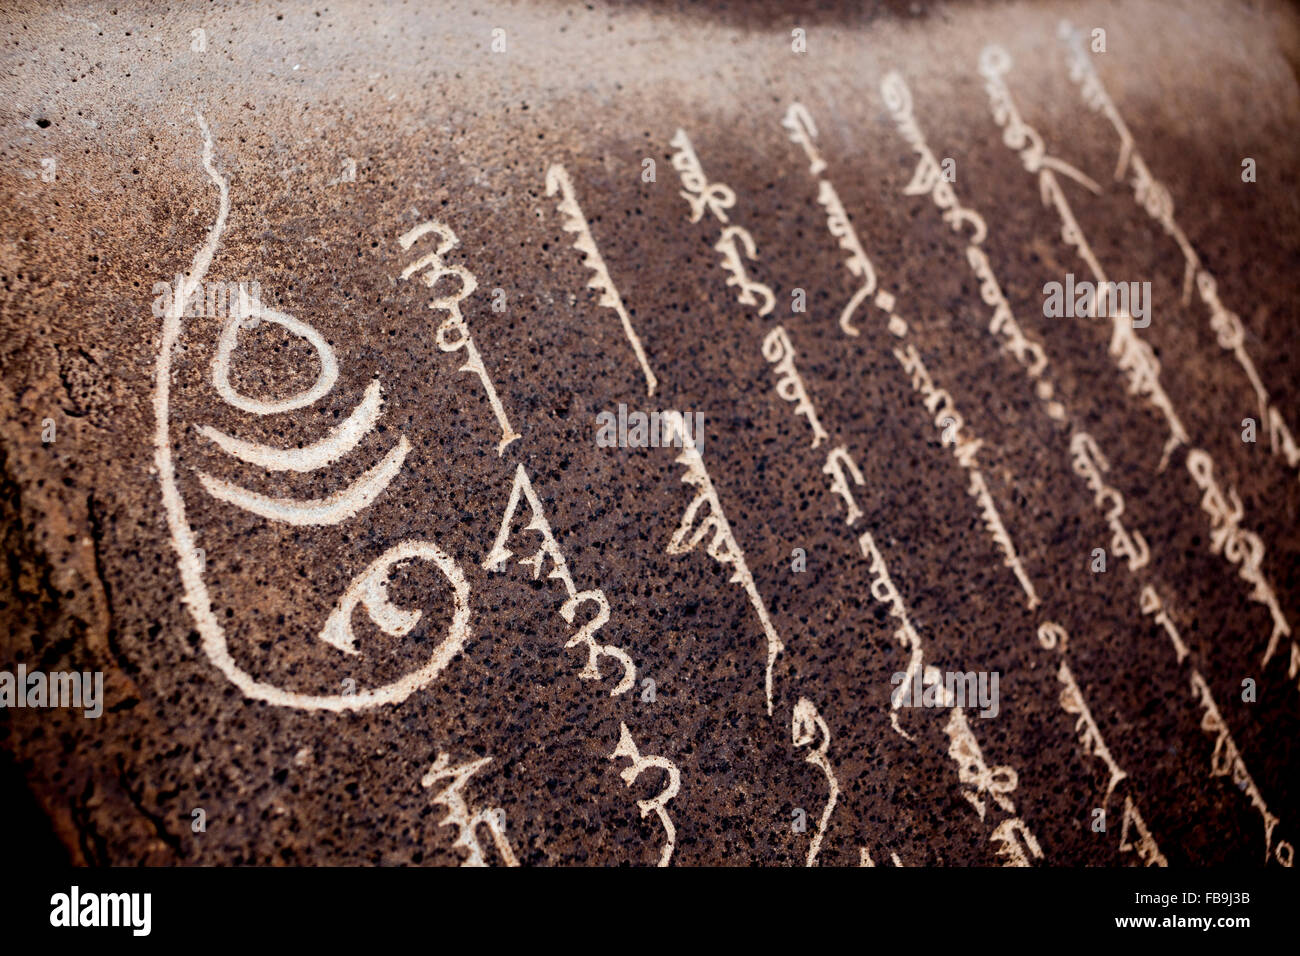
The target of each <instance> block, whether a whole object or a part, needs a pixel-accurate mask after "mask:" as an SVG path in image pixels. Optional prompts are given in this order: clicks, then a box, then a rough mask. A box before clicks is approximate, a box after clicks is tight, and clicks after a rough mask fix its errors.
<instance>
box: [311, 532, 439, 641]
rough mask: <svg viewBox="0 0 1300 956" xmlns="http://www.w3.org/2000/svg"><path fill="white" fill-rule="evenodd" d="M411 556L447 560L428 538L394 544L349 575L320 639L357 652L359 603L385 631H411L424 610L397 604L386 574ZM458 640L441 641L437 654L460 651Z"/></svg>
mask: <svg viewBox="0 0 1300 956" xmlns="http://www.w3.org/2000/svg"><path fill="white" fill-rule="evenodd" d="M414 558H421V559H425V560H431V561H433V562H435V563H438V564H439V566H441V562H442V561H443V560H450V559H449V558H447V556H446V555H445V554H443V552H442V551H441V550H439V548H438V546H437V545H435V544H434V543H433V542H431V541H402V542H400V543H398V544H395V545H393V547H391V548H389V549H388V550H387V551H385V552H384V553H383V554H381V555H380V556H379V557H377V558H376V559H375V560H374V561H372V562H371V563H370V565H369V566H368V567H367V568H366V569H365V570H364V571H362V572H361V573H360V574H358V575H357V576H356V577H355V578H353V579H352V583H351V584H349V585H348V589H347V590H346V591H344V592H343V595H342V597H340V598H339V599H338V601H337V602H336V604H335V605H334V610H333V611H332V612H330V616H329V618H328V620H326V621H325V626H324V627H323V628H321V632H320V635H319V636H320V639H321V640H322V641H324V642H325V643H326V644H329V645H331V646H333V647H336V648H338V649H339V650H340V651H342V652H343V653H345V654H357V653H358V651H357V639H356V635H355V634H354V633H353V632H352V614H353V612H354V611H356V609H357V605H358V604H361V605H364V607H365V609H366V611H367V612H368V613H369V615H370V619H371V620H372V621H374V622H375V624H376V625H377V626H378V627H379V629H380V630H381V631H383V632H384V633H385V634H389V635H391V636H393V637H402V636H404V635H406V634H409V633H411V631H412V630H414V628H415V625H417V624H418V623H420V619H421V617H423V612H422V611H418V610H410V609H407V608H401V607H397V606H396V605H394V604H393V603H392V602H391V601H389V599H388V576H389V574H390V573H391V572H392V570H393V568H395V567H397V566H398V565H400V564H402V563H403V562H404V561H410V560H412V559H414ZM460 643H461V642H460V640H456V639H454V640H448V641H444V642H443V645H442V646H441V647H440V648H439V649H438V657H439V658H445V661H450V660H451V658H452V657H454V656H455V655H456V654H457V653H458V652H459V651H460ZM444 666H445V665H444Z"/></svg>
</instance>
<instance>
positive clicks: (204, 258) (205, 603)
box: [153, 114, 470, 713]
mask: <svg viewBox="0 0 1300 956" xmlns="http://www.w3.org/2000/svg"><path fill="white" fill-rule="evenodd" d="M195 115H196V118H197V119H198V122H199V128H200V129H201V130H202V131H203V168H204V169H205V170H206V171H207V173H208V176H209V177H210V178H211V179H212V182H213V183H214V184H215V185H216V187H217V190H218V193H219V197H220V200H219V206H218V210H217V220H216V222H215V223H213V225H212V229H211V230H210V231H209V232H208V239H207V242H205V243H204V244H203V247H202V248H201V249H199V251H198V252H197V253H195V255H194V261H193V263H192V264H191V266H190V276H189V278H188V279H187V280H186V282H185V284H184V286H183V287H182V290H181V294H180V295H178V296H176V297H175V298H174V299H173V301H172V308H171V309H170V310H169V311H168V312H167V314H166V316H165V317H164V318H163V332H162V340H161V343H160V345H159V349H158V362H157V365H156V366H155V375H156V378H155V381H154V395H153V408H154V419H155V421H156V423H157V425H156V428H155V430H154V464H155V466H156V467H157V469H158V483H159V485H160V486H161V489H162V503H163V511H164V513H165V515H166V518H167V527H168V529H169V530H170V531H171V538H172V546H173V547H174V548H175V549H176V557H177V566H178V568H179V570H180V575H181V585H182V587H183V589H184V592H185V593H184V595H183V597H182V599H183V600H184V602H185V604H186V606H188V607H189V609H190V614H191V615H192V616H193V618H194V624H195V627H197V628H198V631H199V636H200V637H201V638H202V647H203V653H204V654H206V655H207V657H208V660H210V661H211V662H212V664H213V665H214V666H215V667H216V668H217V669H218V670H220V671H221V673H222V674H224V675H225V676H226V679H227V680H229V681H230V682H231V683H232V684H234V685H235V686H236V687H238V688H239V689H240V691H241V692H243V694H244V696H246V697H249V698H252V699H253V700H261V701H265V702H266V703H268V704H272V705H274V706H277V707H295V708H298V709H300V710H327V711H332V712H335V713H340V712H344V711H349V710H365V709H366V708H368V707H375V706H377V705H380V704H397V703H401V702H402V701H404V700H405V699H406V698H407V697H410V696H411V694H413V693H414V692H415V691H417V690H419V689H420V688H421V687H423V686H425V685H426V684H428V683H429V682H430V681H432V680H433V679H434V678H435V677H436V676H437V675H438V673H439V672H440V671H442V670H443V668H445V667H446V666H447V664H448V663H449V660H450V655H448V656H444V655H442V654H435V655H434V656H433V657H432V658H431V659H430V660H429V661H428V662H427V663H426V664H425V665H424V666H423V667H421V668H419V669H418V670H415V671H412V672H411V673H409V674H407V675H406V676H404V677H402V678H400V679H399V680H396V681H393V682H392V683H389V684H385V685H383V686H381V687H375V688H371V689H369V690H364V691H361V692H359V693H356V694H347V695H341V694H302V693H298V692H297V691H289V690H285V689H284V688H282V687H276V686H275V685H274V684H266V683H263V682H261V681H259V680H256V679H254V678H253V677H252V676H251V675H249V674H248V673H246V672H245V671H243V670H241V669H240V667H239V665H238V664H236V663H235V661H234V659H233V658H232V657H231V656H230V649H229V647H228V646H227V644H226V635H225V632H224V631H223V630H222V628H221V624H220V622H219V621H218V620H217V616H216V615H215V614H214V613H213V612H212V599H211V597H210V596H209V594H208V589H207V585H206V584H204V582H203V570H202V567H201V565H200V564H199V558H198V554H197V553H196V550H197V547H198V545H197V544H196V539H195V537H194V530H193V529H192V528H191V527H190V525H189V522H188V520H187V519H186V517H185V501H184V499H183V498H182V497H181V493H180V488H179V486H178V485H177V483H176V468H175V463H174V462H173V461H172V446H171V422H170V413H171V371H172V369H171V357H172V351H173V349H174V348H175V347H176V343H177V341H178V340H179V339H180V333H181V316H183V315H184V314H185V305H186V302H187V301H188V300H189V299H190V297H192V296H193V295H194V292H195V290H196V289H197V288H198V285H199V283H200V282H202V281H203V278H204V276H205V275H207V271H208V268H209V267H210V266H211V265H212V257H213V255H214V254H215V253H216V250H217V244H218V243H219V242H220V241H221V234H222V232H223V231H224V230H225V227H226V217H227V216H228V214H229V212H230V188H229V185H228V184H227V182H226V181H225V180H224V179H222V178H221V176H220V175H219V174H218V173H217V171H216V169H215V167H213V165H212V134H211V132H210V131H209V130H208V124H207V121H206V120H204V118H203V116H202V114H195ZM443 557H444V560H441V561H439V562H437V563H438V567H439V569H440V570H441V571H442V572H443V574H445V575H446V577H447V579H448V580H449V581H450V582H451V584H452V588H453V590H454V591H455V596H454V599H455V613H454V614H453V616H452V621H451V625H450V627H449V628H448V632H447V633H448V636H447V639H446V641H444V644H445V645H447V646H454V647H457V648H459V647H461V646H463V645H464V643H465V641H466V639H468V637H469V634H470V629H469V584H468V582H467V581H466V580H465V575H464V573H463V572H462V571H461V570H460V567H459V566H458V565H457V564H456V562H455V561H453V560H452V559H451V558H450V557H446V556H445V555H444V556H443Z"/></svg>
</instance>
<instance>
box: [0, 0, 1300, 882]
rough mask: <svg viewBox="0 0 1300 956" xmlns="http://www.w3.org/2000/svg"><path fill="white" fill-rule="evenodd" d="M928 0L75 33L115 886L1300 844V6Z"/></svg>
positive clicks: (25, 599) (75, 223) (47, 101)
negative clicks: (306, 869) (1299, 308)
mask: <svg viewBox="0 0 1300 956" xmlns="http://www.w3.org/2000/svg"><path fill="white" fill-rule="evenodd" d="M911 7H912V5H910V4H909V5H906V6H905V7H904V5H899V7H898V9H897V10H895V9H892V8H887V9H885V11H884V12H883V13H871V14H866V13H861V12H859V11H858V9H857V5H853V4H844V5H834V4H832V5H831V6H830V9H829V12H828V11H826V10H822V9H820V7H819V10H818V11H816V12H808V13H807V14H806V15H805V14H803V13H799V12H797V11H796V12H795V13H794V14H791V13H790V12H789V11H788V10H787V9H785V7H784V5H781V6H778V5H771V6H770V8H769V6H768V5H764V4H759V5H753V6H750V7H749V8H748V9H747V11H746V12H745V13H744V14H743V15H739V14H736V13H735V12H734V11H732V10H730V9H727V10H722V9H719V10H716V11H715V10H711V9H709V7H708V6H707V5H706V7H705V8H704V9H703V10H694V9H692V10H690V11H689V12H669V11H667V10H665V9H663V8H661V7H660V6H659V5H654V4H648V5H637V6H634V7H630V8H628V7H619V8H617V10H604V9H598V10H595V11H584V12H576V13H574V14H573V15H572V16H569V14H568V13H567V12H566V13H565V15H564V17H563V18H561V16H560V13H559V11H558V9H553V8H552V7H551V6H550V5H547V4H538V5H535V6H529V7H523V8H520V7H519V6H517V5H500V6H497V5H489V6H488V7H487V8H483V7H482V5H481V4H480V5H476V7H475V9H476V10H479V11H481V12H482V14H483V15H482V16H473V17H471V16H470V11H469V8H468V7H464V6H463V5H461V4H457V3H451V4H448V5H446V8H445V11H444V12H443V13H442V14H440V21H439V22H440V26H439V29H438V31H435V32H433V33H431V32H430V28H429V25H428V23H427V20H426V19H422V18H421V15H420V14H419V13H417V12H415V11H412V12H409V13H408V12H406V11H405V10H404V9H403V10H394V11H390V12H389V14H388V16H389V18H390V20H391V21H392V22H391V23H390V24H389V25H388V26H386V27H385V28H384V29H382V30H381V29H378V28H377V27H375V25H374V24H373V23H372V20H373V17H372V16H370V15H369V12H368V11H367V10H365V9H364V8H362V7H360V6H358V5H355V4H345V5H344V6H343V7H341V8H339V9H337V10H332V11H323V12H322V15H321V17H320V18H317V17H315V16H312V17H311V18H310V22H308V23H307V24H306V25H304V22H302V20H301V19H300V18H299V17H298V16H297V15H296V14H292V13H288V14H286V15H285V17H284V19H283V20H281V19H278V18H277V17H276V15H275V13H274V12H267V11H263V10H261V9H260V8H258V7H256V6H254V5H248V6H247V7H238V8H237V9H236V10H235V12H233V13H231V12H214V13H207V14H205V15H204V18H203V22H202V23H199V22H196V23H195V24H193V25H190V24H188V23H187V24H179V23H178V22H176V21H175V19H174V17H172V18H171V19H168V20H167V22H165V23H160V24H158V25H157V26H150V25H148V24H145V23H136V22H132V23H130V24H129V25H127V26H124V27H123V29H122V30H120V31H116V33H120V34H126V31H127V30H128V29H129V30H130V34H129V37H128V36H125V35H123V36H120V37H116V36H115V37H109V36H93V35H83V32H84V31H82V32H77V31H74V30H73V29H72V27H71V26H70V24H69V22H68V21H67V20H66V19H61V18H60V17H58V16H56V15H53V14H49V15H47V14H40V13H36V14H30V15H27V16H26V17H25V19H24V20H23V27H24V29H23V30H22V31H19V32H21V36H22V38H23V39H22V40H21V41H20V49H19V50H18V52H17V53H16V54H15V56H16V57H17V60H18V61H21V62H18V61H16V62H17V65H16V66H15V67H14V68H13V69H12V70H11V71H9V72H8V73H6V74H4V75H3V76H0V87H3V86H4V85H5V84H7V85H8V87H9V89H7V90H5V92H8V93H9V94H10V96H9V102H14V103H29V102H39V103H41V104H42V105H41V108H40V110H39V111H38V112H34V113H32V115H31V116H30V117H29V118H28V119H26V120H24V119H23V118H22V117H19V118H18V119H17V120H16V121H15V122H14V123H12V124H10V128H9V129H8V131H7V132H5V133H3V135H4V136H5V137H7V141H6V144H5V147H6V148H5V149H4V150H3V151H0V152H3V158H2V159H0V162H2V163H5V164H8V165H9V166H11V167H13V168H12V169H11V170H10V172H11V173H12V175H10V176H7V177H4V178H3V183H4V185H2V186H0V189H2V190H3V191H4V196H3V202H2V203H0V221H3V224H4V225H5V226H7V227H8V228H7V229H5V230H3V233H2V234H3V235H5V236H8V237H9V238H8V239H7V241H6V242H5V243H4V244H0V263H3V265H4V274H5V276H6V288H7V290H8V295H7V297H6V298H5V300H4V306H3V308H2V309H0V321H2V322H3V332H4V335H3V336H0V339H2V340H3V344H2V345H0V463H3V475H0V481H2V482H3V487H2V488H0V491H3V494H0V533H2V534H3V541H4V548H5V557H6V566H7V567H8V568H9V571H10V573H9V574H8V575H7V576H4V575H0V632H2V633H4V634H6V635H7V636H8V637H9V640H8V641H7V643H6V644H5V646H4V650H3V651H2V652H0V705H3V707H4V710H5V716H4V718H3V719H4V720H5V721H6V723H5V725H4V726H5V733H4V735H3V736H4V743H3V746H4V748H5V749H6V751H7V752H9V753H10V754H11V755H12V756H13V757H14V758H15V763H18V764H21V766H22V767H23V768H24V770H23V774H22V779H21V780H20V781H16V782H12V783H11V784H10V786H14V787H21V788H22V789H23V790H25V791H27V792H30V793H31V794H32V795H33V797H34V798H35V802H36V804H37V805H36V807H35V808H33V810H32V811H31V813H32V815H34V817H35V818H36V820H37V821H38V822H41V821H44V820H45V819H49V820H50V821H52V823H53V830H54V833H55V836H54V839H55V840H57V843H58V845H59V846H62V847H63V848H64V852H66V853H68V854H70V855H71V856H72V857H73V858H75V859H79V860H82V861H85V862H91V863H127V862H135V861H145V862H150V863H179V862H185V863H203V864H223V863H232V862H249V861H251V862H256V863H272V862H275V863H279V862H289V863H301V864H326V863H436V864H443V865H461V864H464V865H486V864H491V865H540V864H602V865H605V864H616V863H623V862H630V863H635V864H643V865H705V864H719V863H732V864H735V863H760V864H765V865H818V864H820V865H846V864H851V865H859V864H870V865H937V864H945V865H952V864H973V865H989V864H995V865H996V864H1006V865H1030V866H1040V865H1065V864H1069V865H1103V866H1113V865H1129V864H1145V865H1160V864H1164V863H1169V864H1180V865H1202V864H1209V863H1247V864H1253V865H1259V864H1263V863H1268V864H1282V865H1289V864H1290V863H1291V862H1292V856H1293V850H1292V845H1293V842H1294V835H1293V830H1292V813H1291V809H1292V807H1293V805H1294V802H1295V799H1294V798H1295V794H1294V792H1293V789H1294V780H1295V779H1296V775H1295V773H1294V767H1293V766H1292V765H1291V763H1290V761H1289V759H1288V757H1287V754H1288V753H1289V751H1288V750H1287V749H1286V748H1285V747H1283V746H1281V745H1280V744H1279V743H1278V742H1279V741H1285V740H1289V739H1292V738H1294V736H1295V734H1294V731H1295V729H1296V727H1297V724H1298V723H1300V686H1298V684H1297V682H1298V681H1300V644H1298V643H1297V638H1296V636H1295V634H1294V631H1295V625H1294V623H1293V618H1294V617H1295V616H1296V615H1297V614H1300V591H1298V590H1297V588H1298V584H1297V581H1296V579H1295V577H1296V576H1295V575H1294V574H1292V573H1290V569H1291V568H1293V567H1295V566H1296V562H1297V560H1298V559H1300V540H1298V539H1297V537H1296V535H1295V533H1294V521H1293V520H1291V516H1292V515H1294V514H1295V513H1296V511H1297V508H1300V481H1297V475H1298V474H1300V452H1298V451H1297V446H1296V443H1295V440H1294V437H1293V430H1294V428H1295V427H1296V425H1295V421H1294V418H1295V414H1296V413H1295V412H1294V409H1296V408H1300V395H1297V394H1296V387H1297V386H1296V382H1297V380H1298V379H1297V376H1296V374H1295V373H1296V367H1295V362H1294V359H1293V358H1292V355H1293V352H1294V350H1293V349H1292V348H1291V347H1290V346H1291V342H1290V338H1291V328H1292V325H1293V323H1294V320H1295V318H1296V315H1295V309H1296V305H1295V304H1296V302H1298V301H1300V296H1297V294H1296V293H1297V291H1298V290H1297V283H1300V279H1298V278H1297V273H1296V270H1295V269H1294V268H1293V266H1294V262H1295V259H1296V256H1297V252H1300V248H1298V246H1297V235H1298V233H1297V230H1296V221H1295V216H1294V214H1293V212H1292V211H1291V210H1292V205H1293V204H1292V203H1290V202H1289V199H1290V197H1291V195H1292V194H1293V193H1294V190H1293V189H1292V188H1290V186H1289V180H1288V179H1287V176H1288V173H1287V172H1286V171H1287V170H1293V169H1294V168H1295V164H1296V161H1297V155H1296V148H1297V143H1296V139H1295V137H1294V134H1293V131H1294V129H1295V125H1296V121H1297V119H1300V117H1297V115H1296V112H1297V108H1298V107H1297V103H1296V100H1295V97H1294V95H1293V92H1294V91H1293V88H1292V86H1291V85H1290V84H1291V83H1292V71H1291V70H1290V69H1289V66H1288V58H1289V61H1290V62H1295V59H1296V58H1295V56H1294V51H1288V50H1286V49H1285V48H1280V46H1279V44H1285V43H1286V42H1287V41H1286V40H1285V38H1286V37H1287V36H1291V35H1294V27H1295V25H1296V14H1295V12H1294V11H1289V10H1286V11H1284V10H1282V9H1281V8H1280V7H1279V10H1278V11H1277V12H1266V13H1259V12H1258V11H1255V12H1252V13H1250V15H1249V16H1246V15H1242V13H1241V10H1240V9H1239V7H1238V5H1237V4H1235V3H1231V2H1226V0H1225V2H1222V3H1207V4H1204V5H1203V7H1202V8H1200V9H1198V11H1197V14H1196V16H1195V17H1180V18H1177V19H1174V20H1170V18H1168V17H1167V15H1166V14H1165V13H1164V12H1163V11H1162V10H1161V9H1160V8H1159V7H1158V6H1157V5H1151V6H1150V7H1148V6H1146V5H1143V4H1138V5H1129V6H1126V7H1124V8H1123V9H1122V10H1116V9H1114V8H1113V7H1112V6H1111V5H1096V6H1094V5H1090V4H1087V3H1084V4H1081V5H1080V6H1079V8H1078V9H1077V10H1075V11H1072V12H1071V17H1072V21H1071V22H1068V23H1063V22H1061V21H1060V20H1059V17H1058V13H1057V11H1056V10H1055V9H1054V8H1053V9H1042V10H1040V9H1038V8H1036V7H1034V6H1032V5H1019V4H1017V5H1010V6H1006V7H1000V8H997V9H994V10H987V9H984V8H983V7H980V8H978V9H970V10H967V9H965V8H961V7H958V8H955V9H949V8H947V7H945V8H944V15H943V16H942V17H930V16H929V15H928V13H929V9H928V7H923V9H922V10H921V11H920V14H919V15H915V14H913V12H912V10H911ZM873 9H874V8H873ZM1103 14H1104V17H1103ZM129 16H130V14H125V13H123V15H122V17H119V19H121V20H122V21H123V22H125V19H123V18H124V17H129ZM170 16H171V15H169V17H170ZM791 16H793V17H794V20H795V22H787V21H790V20H791ZM1268 17H1274V18H1275V19H1276V22H1277V24H1280V26H1279V28H1277V29H1266V28H1265V26H1264V25H1263V24H1266V23H1267V22H1268V20H1267V18H1268ZM1102 19H1104V21H1105V30H1104V32H1103V35H1102V36H1101V37H1098V35H1097V34H1096V32H1095V30H1094V22H1101V20H1102ZM234 25H238V26H239V29H238V30H237V31H234V30H232V29H231V27H232V26H234ZM318 26H319V27H322V28H323V29H321V30H318V29H317V28H318ZM182 27H184V29H182ZM561 27H563V29H561ZM1285 27H1290V28H1291V29H1290V31H1288V30H1287V29H1284V28H1285ZM1098 29H1099V28H1098ZM110 32H111V31H110ZM15 35H18V33H15ZM217 36H221V37H222V38H223V40H222V43H221V44H220V45H218V44H217V43H216V42H215V40H214V39H213V38H215V37H217ZM227 36H231V37H233V39H232V41H231V42H230V43H229V44H227V43H225V40H224V38H225V37H227ZM178 37H179V38H181V39H179V40H178V39H177V38H178ZM1279 37H1280V38H1282V39H1279ZM209 41H212V42H209ZM176 43H180V47H179V48H177V49H170V48H169V47H168V46H167V44H173V45H174V44H176ZM23 44H25V45H23ZM218 46H220V48H219V49H218ZM268 50H274V51H275V52H274V55H271V54H269V53H268ZM84 62H92V63H97V64H98V63H103V64H107V66H106V68H105V69H103V70H98V69H97V70H96V71H92V72H91V73H90V74H87V75H79V73H84V67H83V66H81V65H80V64H82V63H84ZM37 63H39V64H41V66H40V68H39V69H38V68H37V67H36V66H35V65H34V64H37ZM250 63H260V64H263V65H265V66H266V68H265V69H251V70H250V69H249V68H248V64H250ZM60 71H63V73H68V74H70V75H78V82H77V83H76V84H71V83H66V82H58V83H56V82H55V80H54V79H52V78H53V77H56V76H59V75H61V73H60ZM105 104H112V105H111V106H106V105H105ZM23 108H24V109H25V108H26V107H23ZM15 109H16V110H17V109H18V107H15ZM15 116H17V113H15ZM1240 143H1250V144H1252V145H1251V146H1250V147H1249V148H1250V151H1251V155H1250V156H1239V155H1237V154H1238V153H1239V152H1240V151H1241V150H1242V148H1243V147H1241V146H1240V145H1239V144H1240ZM20 667H21V668H22V670H21V672H20V671H19V668H20ZM19 673H21V674H22V675H23V677H22V680H21V681H19V680H18V678H17V675H18V674H19ZM33 673H37V674H39V675H40V677H41V681H42V682H41V683H39V687H40V688H41V690H40V692H39V693H37V692H36V687H37V686H38V684H30V685H29V684H28V681H27V676H28V675H29V674H33ZM96 673H98V674H102V676H103V685H102V686H103V690H102V700H99V701H98V702H97V703H96V704H94V705H93V706H89V705H88V702H86V701H82V702H81V705H80V706H78V707H76V708H74V707H71V706H65V704H66V701H63V700H62V699H61V698H60V697H59V695H60V694H62V693H64V691H65V690H66V691H69V692H70V688H71V687H73V686H74V683H72V682H70V681H69V682H60V681H59V680H58V679H56V678H57V676H58V675H60V674H66V675H81V674H87V675H94V674H96ZM75 686H76V687H78V688H81V687H86V688H92V689H93V688H94V686H95V685H94V682H93V681H91V682H89V683H85V684H81V683H76V684H75ZM89 692H90V691H87V693H89ZM96 693H98V692H96ZM100 704H102V705H103V706H102V708H99V709H100V715H99V716H96V717H88V716H86V712H87V711H88V710H94V709H96V708H97V707H99V705H100ZM159 821H161V822H159ZM200 822H201V823H202V826H200V825H199V823H200ZM1099 823H1100V824H1101V827H1100V828H1099V827H1098V824H1099ZM18 829H19V830H23V831H24V832H30V833H35V832H37V827H35V826H19V827H18ZM358 833H360V834H362V835H363V836H364V839H357V838H356V835H357V834H358ZM45 852H50V850H49V848H48V847H46V848H45ZM54 852H59V851H58V850H55V851H54Z"/></svg>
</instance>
